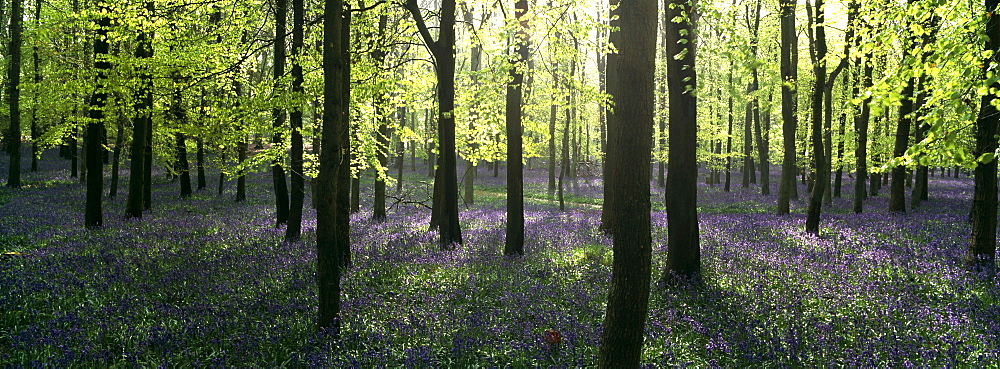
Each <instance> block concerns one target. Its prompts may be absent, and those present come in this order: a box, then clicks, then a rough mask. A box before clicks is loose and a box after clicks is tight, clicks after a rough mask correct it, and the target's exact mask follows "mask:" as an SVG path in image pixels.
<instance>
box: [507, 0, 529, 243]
mask: <svg viewBox="0 0 1000 369" xmlns="http://www.w3.org/2000/svg"><path fill="white" fill-rule="evenodd" d="M514 9H515V10H514V17H515V19H516V20H517V21H518V22H519V23H520V26H521V28H520V29H518V31H517V34H516V35H515V36H514V37H516V40H515V43H514V45H515V46H514V48H515V49H514V50H513V51H514V55H512V56H511V68H510V80H511V81H510V82H509V83H508V84H507V101H506V109H505V110H506V123H507V237H506V240H505V242H504V249H503V253H504V255H507V256H513V255H524V165H523V163H522V161H523V154H522V150H523V148H522V146H523V138H522V135H523V134H524V132H523V129H522V127H521V114H522V106H521V103H522V100H523V98H524V72H523V68H524V67H525V63H526V62H527V61H528V21H527V19H525V14H526V13H527V12H528V0H517V2H515V3H514Z"/></svg>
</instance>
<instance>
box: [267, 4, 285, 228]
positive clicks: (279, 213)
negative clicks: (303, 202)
mask: <svg viewBox="0 0 1000 369" xmlns="http://www.w3.org/2000/svg"><path fill="white" fill-rule="evenodd" d="M287 14H288V0H275V11H274V24H275V30H274V69H273V71H274V91H275V97H279V96H280V95H282V94H283V93H284V91H285V88H284V86H283V85H282V84H281V82H280V81H281V79H282V78H284V76H285V34H286V33H287V29H286V28H287V27H286V25H287V23H286V17H287ZM272 116H273V117H274V123H273V126H272V128H273V129H274V134H273V136H271V144H272V145H273V146H274V147H273V149H280V150H281V156H279V157H278V158H276V159H274V160H272V161H271V179H272V181H273V182H274V208H275V210H274V215H275V221H274V225H275V226H280V225H282V224H288V211H289V207H290V205H289V199H288V182H286V180H285V167H284V153H285V150H284V148H285V142H284V137H282V131H283V130H284V129H285V110H284V109H281V108H276V109H274V110H273V112H272Z"/></svg>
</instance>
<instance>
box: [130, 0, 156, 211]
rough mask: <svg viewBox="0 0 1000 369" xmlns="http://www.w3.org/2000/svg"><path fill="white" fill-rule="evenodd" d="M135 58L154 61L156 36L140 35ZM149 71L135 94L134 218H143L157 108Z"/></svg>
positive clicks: (150, 8) (143, 74)
mask: <svg viewBox="0 0 1000 369" xmlns="http://www.w3.org/2000/svg"><path fill="white" fill-rule="evenodd" d="M146 12H147V13H146V14H144V15H143V16H144V17H145V18H149V17H151V16H152V12H153V4H152V3H151V2H147V3H146ZM135 57H136V58H139V60H143V59H149V58H152V57H153V34H152V33H150V32H140V33H139V35H138V39H137V43H136V48H135ZM140 65H143V66H145V65H146V64H145V63H140ZM147 68H148V67H143V69H142V71H141V74H140V80H141V81H140V82H139V88H138V89H137V90H136V93H135V100H136V103H135V117H134V118H133V119H132V127H133V128H132V148H131V151H130V157H131V161H130V163H129V181H128V199H127V200H126V202H125V213H126V215H127V216H128V217H131V218H142V212H143V210H144V207H143V189H144V188H145V187H146V186H145V183H144V182H145V180H146V176H145V170H144V169H145V167H146V136H147V135H149V134H150V132H149V131H148V128H149V123H148V120H149V119H151V118H150V109H151V108H152V106H153V90H152V78H153V77H152V75H151V74H150V71H149V70H148V69H147Z"/></svg>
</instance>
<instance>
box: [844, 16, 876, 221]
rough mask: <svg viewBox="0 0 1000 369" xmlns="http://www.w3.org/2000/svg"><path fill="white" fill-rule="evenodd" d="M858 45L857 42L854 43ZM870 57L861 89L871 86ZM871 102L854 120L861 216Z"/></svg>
mask: <svg viewBox="0 0 1000 369" xmlns="http://www.w3.org/2000/svg"><path fill="white" fill-rule="evenodd" d="M858 8H859V5H858V3H857V2H856V1H851V3H850V7H849V9H850V12H851V13H852V14H857V12H858ZM855 42H857V43H860V40H859V41H855ZM871 59H872V55H871V54H870V53H869V54H865V57H864V62H863V63H864V64H863V67H862V69H863V71H862V76H861V85H862V88H864V89H868V88H869V87H871V85H872V71H873V69H874V68H873V67H872V60H871ZM851 95H852V96H857V95H858V88H857V87H854V89H853V90H852V93H851ZM870 102H871V99H870V98H865V99H864V100H863V101H862V102H861V114H859V115H857V116H856V117H855V118H854V132H855V136H856V137H857V145H856V146H855V150H854V160H855V162H854V166H855V178H854V209H853V210H854V213H855V214H861V212H863V211H864V201H865V199H866V198H867V197H868V192H867V191H866V190H867V186H866V185H867V183H868V120H869V118H870V117H871V107H870V106H869V105H868V104H869V103H870Z"/></svg>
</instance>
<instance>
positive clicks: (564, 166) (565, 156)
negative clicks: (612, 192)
mask: <svg viewBox="0 0 1000 369" xmlns="http://www.w3.org/2000/svg"><path fill="white" fill-rule="evenodd" d="M574 69H576V65H573V66H571V67H570V73H572V71H573V70H574ZM572 78H573V77H572V75H571V76H570V79H572ZM572 94H573V93H572V92H571V91H567V94H566V106H569V105H572V103H571V99H572V98H571V97H570V96H571V95H572ZM572 122H573V116H572V115H571V114H570V111H569V108H567V109H566V125H565V126H564V128H563V136H562V156H561V160H560V163H559V164H560V165H559V211H566V196H565V193H566V185H565V179H566V175H567V174H568V173H569V127H570V124H572ZM605 183H607V182H605Z"/></svg>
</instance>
